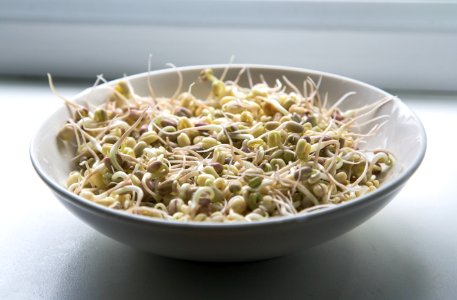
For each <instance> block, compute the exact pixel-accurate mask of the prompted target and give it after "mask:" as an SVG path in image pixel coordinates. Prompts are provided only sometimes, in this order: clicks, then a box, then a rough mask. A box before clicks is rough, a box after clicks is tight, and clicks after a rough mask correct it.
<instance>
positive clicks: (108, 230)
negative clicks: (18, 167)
mask: <svg viewBox="0 0 457 300" xmlns="http://www.w3.org/2000/svg"><path fill="white" fill-rule="evenodd" d="M206 67H212V68H213V69H214V71H215V73H216V74H221V72H222V70H223V69H224V68H225V67H226V66H225V65H213V66H194V67H184V68H180V69H179V70H180V71H181V73H182V75H183V77H184V86H185V87H187V86H188V85H189V84H190V83H191V82H193V81H195V80H196V79H197V78H198V75H199V72H200V70H202V69H203V68H206ZM240 68H241V66H240V65H233V66H231V68H230V71H229V72H228V76H227V77H226V78H227V79H234V78H235V77H236V74H238V72H239V70H240ZM249 68H250V71H251V74H252V76H253V78H254V79H258V78H259V75H260V74H263V76H264V77H265V79H266V80H267V81H269V82H271V83H273V82H274V80H275V79H276V78H281V77H282V76H283V75H285V76H287V78H288V79H289V80H290V81H291V82H293V83H295V84H296V85H297V86H299V87H301V86H302V84H303V80H304V79H305V77H306V76H310V77H312V78H313V79H314V80H315V81H317V80H318V79H319V77H320V76H322V84H321V87H320V92H321V93H322V94H324V93H328V97H329V101H330V103H332V102H334V101H336V100H337V99H338V98H339V97H341V96H342V95H343V94H345V93H346V92H348V91H355V92H357V95H355V96H352V97H351V99H350V100H348V101H346V102H344V103H343V105H342V106H341V107H342V109H350V108H356V107H360V106H362V105H365V104H369V103H372V102H374V101H376V100H379V99H380V98H383V97H385V96H390V95H389V94H388V93H386V92H384V91H382V90H380V89H378V88H375V87H373V86H370V85H368V84H365V83H362V82H359V81H356V80H352V79H349V78H346V77H342V76H337V75H333V74H329V73H323V72H317V71H312V70H304V69H296V68H289V67H276V66H264V65H250V66H249ZM148 75H149V76H150V78H151V81H152V83H153V87H154V89H155V91H156V94H157V95H159V96H170V95H172V94H173V93H174V91H175V89H176V86H177V76H176V72H175V71H174V70H172V69H167V70H160V71H154V72H151V73H150V74H147V73H143V74H138V75H134V76H130V77H127V78H126V79H128V80H129V81H130V83H131V84H132V86H133V87H134V89H135V91H136V92H137V93H139V94H140V95H148V88H147V77H148ZM114 84H116V81H113V82H110V83H108V85H114ZM241 84H244V85H246V86H247V80H246V79H245V78H243V79H242V81H241ZM193 93H195V94H196V95H197V96H201V97H205V96H206V95H207V93H208V90H207V88H206V87H204V85H197V86H195V87H194V88H193ZM89 94H90V95H89ZM108 94H109V91H108V89H106V85H102V86H98V87H97V88H95V89H94V90H91V89H87V90H85V91H83V92H82V93H80V94H79V95H77V96H76V97H75V99H74V100H76V101H78V102H80V103H82V101H84V100H85V99H86V98H89V99H90V101H95V102H101V101H103V99H104V98H105V97H106V96H107V95H108ZM89 96H90V97H89ZM385 114H387V115H390V118H389V122H388V123H387V124H386V125H385V126H384V127H382V128H381V130H380V131H379V132H378V133H377V135H376V136H373V137H371V138H369V139H367V144H366V147H367V148H371V149H375V148H385V149H389V150H390V151H392V152H393V153H394V155H395V157H396V160H397V165H396V167H395V168H394V172H393V175H392V176H391V177H390V178H389V180H387V181H386V182H384V184H383V185H382V187H381V188H379V189H378V190H377V191H376V192H374V193H371V194H368V195H365V196H363V197H360V198H358V199H356V200H353V201H350V202H347V203H343V204H340V205H338V206H335V207H332V208H328V209H322V210H317V211H314V212H310V213H307V214H304V215H299V216H294V217H284V218H276V219H270V220H266V221H260V222H254V223H232V224H225V223H224V224H214V223H179V222H170V221H162V220H155V219H152V218H147V217H142V216H137V215H131V214H127V213H124V212H120V211H116V210H113V209H109V208H105V207H103V206H100V205H97V204H94V203H92V202H89V201H87V200H85V199H83V198H81V197H78V196H76V195H74V194H72V193H69V192H68V191H66V189H65V187H64V182H65V180H66V178H67V175H68V173H69V171H70V167H71V164H70V158H71V156H72V153H68V151H67V152H65V151H61V150H59V147H58V143H57V140H56V135H57V132H58V130H59V129H60V128H61V126H62V125H63V124H64V122H65V121H66V119H67V118H68V112H67V110H66V108H65V107H62V108H61V109H59V110H58V111H57V112H55V113H54V114H53V115H51V116H50V117H49V118H48V119H47V120H46V122H45V123H44V124H43V125H42V126H41V128H40V129H39V130H38V133H37V134H36V136H35V138H34V139H33V141H32V143H31V148H30V155H31V159H32V163H33V166H34V167H35V170H36V171H37V173H38V175H39V176H40V177H41V179H43V181H44V182H45V183H46V184H47V185H48V186H49V187H50V188H51V189H52V191H53V192H54V193H55V195H56V196H57V198H58V199H59V200H60V201H61V203H62V204H63V205H64V206H65V207H66V208H67V209H69V210H70V211H71V212H72V213H73V214H75V215H76V216H78V217H79V218H81V219H82V220H83V221H84V222H86V223H87V224H89V225H90V226H92V227H93V228H95V229H96V230H98V231H100V232H101V233H103V234H105V235H107V236H109V237H111V238H113V239H115V240H117V241H119V242H121V243H124V244H127V245H130V246H132V247H135V248H139V249H143V250H146V251H149V252H152V253H155V254H159V255H163V256H168V257H174V258H181V259H188V260H199V261H249V260H260V259H266V258H272V257H277V256H281V255H284V254H287V253H289V252H292V251H294V250H297V249H300V248H306V247H312V246H315V245H317V244H319V243H322V242H325V241H328V240H330V239H333V238H335V237H337V236H339V235H341V234H343V233H345V232H347V231H349V230H351V229H353V228H354V227H356V226H358V225H360V224H361V223H362V222H364V221H365V220H367V219H368V218H370V217H371V216H373V215H374V214H375V213H376V212H378V211H379V210H380V209H381V208H383V207H384V206H385V205H386V204H387V203H388V202H389V201H390V200H392V198H393V197H394V196H395V195H396V194H397V193H398V192H399V191H400V189H401V188H402V187H403V185H404V184H405V183H406V181H407V180H408V179H409V178H410V176H411V175H412V174H413V173H414V172H415V170H416V169H417V168H418V166H419V165H420V163H421V161H422V159H423V157H424V154H425V149H426V135H425V131H424V128H423V126H422V124H421V123H420V121H419V119H418V118H417V117H416V116H415V115H414V113H412V112H411V111H410V110H409V109H408V108H407V107H406V105H405V104H404V103H402V102H401V101H400V100H398V99H395V100H394V101H392V102H390V103H388V104H386V105H384V106H383V107H382V108H381V109H379V110H378V111H377V112H376V113H375V114H374V115H373V116H372V117H375V116H377V115H385ZM362 130H363V128H362Z"/></svg>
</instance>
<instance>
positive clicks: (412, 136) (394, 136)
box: [31, 65, 426, 201]
mask: <svg viewBox="0 0 457 300" xmlns="http://www.w3.org/2000/svg"><path fill="white" fill-rule="evenodd" d="M206 67H208V66H206ZM211 67H212V68H213V69H214V72H215V74H216V75H220V74H221V73H222V72H223V70H224V68H225V66H224V65H218V66H211ZM203 68H205V66H197V67H184V68H180V72H181V74H182V76H183V83H182V88H181V90H182V91H185V90H187V89H188V87H189V85H190V84H191V83H193V82H195V85H194V86H193V87H192V93H193V94H195V95H196V96H197V97H203V98H204V97H206V96H207V95H208V93H209V87H208V85H207V84H205V83H199V82H198V76H199V73H200V71H201V70H202V69H203ZM241 69H242V66H239V65H233V66H231V67H230V69H229V71H228V73H227V76H226V77H225V79H226V80H233V79H235V78H236V77H237V75H238V73H239V71H240V70H241ZM249 71H250V73H251V76H252V79H253V82H254V83H258V82H260V77H261V76H263V78H264V79H265V80H266V81H267V82H268V83H269V84H270V85H274V84H275V81H276V80H277V79H280V80H282V77H283V76H286V77H287V79H288V80H289V81H290V82H292V83H293V84H294V85H295V86H296V87H297V88H298V89H299V90H301V91H302V90H303V82H304V80H305V79H306V77H307V76H309V77H311V78H312V79H313V80H314V81H315V82H316V83H317V82H319V81H320V82H321V83H320V88H319V91H320V94H321V96H322V98H324V97H327V99H328V105H332V104H333V103H335V102H336V101H337V100H338V99H340V98H341V97H342V96H343V95H344V94H346V93H348V92H350V91H353V92H355V93H356V94H355V95H352V96H350V97H349V98H348V99H347V100H346V101H344V102H343V103H342V104H341V106H340V108H342V109H343V110H347V109H355V108H359V107H362V106H364V105H368V104H371V103H374V102H376V101H378V100H380V99H382V98H385V97H389V96H391V95H389V94H388V93H386V92H384V91H382V90H380V89H377V88H375V87H372V86H370V85H367V84H364V83H362V82H358V81H355V80H351V79H348V78H345V77H341V76H337V75H332V74H327V73H322V72H316V71H311V70H303V69H294V68H286V67H272V66H256V65H252V66H249ZM148 77H149V79H150V82H151V85H152V87H153V89H154V91H155V94H156V95H157V96H166V97H170V96H171V95H173V94H174V93H175V91H176V89H177V87H178V82H179V80H178V76H177V72H176V70H173V69H167V70H160V71H154V72H151V73H149V74H148V73H143V74H139V75H134V76H130V77H127V78H124V80H129V82H130V83H131V85H132V87H133V88H134V90H135V92H136V93H137V94H139V95H143V96H147V95H149V89H148ZM282 82H284V81H283V80H282ZM115 84H116V81H113V82H110V83H108V84H104V85H100V86H98V87H96V88H90V89H87V90H85V91H83V92H82V93H80V94H79V95H77V96H76V97H74V100H76V101H77V102H79V103H89V105H97V104H98V103H101V102H102V101H104V100H105V99H106V97H107V96H108V95H110V93H111V90H110V88H109V87H110V86H113V85H115ZM240 85H242V86H249V81H248V79H247V76H246V73H244V74H243V75H242V76H241V79H240ZM379 116H386V117H382V118H380V119H379V120H377V121H375V122H374V123H370V124H369V125H365V126H360V127H359V128H356V130H357V131H359V132H361V133H366V132H368V131H369V130H370V128H372V126H373V125H374V124H381V123H383V122H384V121H387V122H386V123H385V124H384V125H383V126H382V127H381V128H380V129H379V130H378V131H377V133H376V134H375V135H373V136H370V137H367V138H366V139H365V141H366V143H365V144H363V145H361V146H360V147H364V148H367V149H380V148H382V149H388V150H390V151H391V152H392V153H393V154H394V156H395V158H396V161H397V164H396V167H395V168H394V170H393V174H392V176H390V177H389V178H388V180H387V181H390V182H392V181H394V180H395V179H396V178H398V177H399V176H401V175H402V174H404V173H405V172H408V171H409V172H410V173H411V172H412V170H413V169H415V168H416V167H417V165H418V164H419V163H420V160H421V159H422V157H423V155H424V151H425V143H426V140H425V133H424V130H423V127H422V125H421V123H420V121H419V120H418V119H417V117H416V116H415V115H414V114H413V113H412V112H411V111H410V110H409V109H408V108H407V107H406V105H405V104H404V103H403V102H401V101H400V100H399V99H393V100H392V101H390V102H388V103H386V104H384V105H383V106H382V107H379V109H377V110H375V111H373V112H372V113H371V114H369V115H367V116H365V117H364V118H362V119H361V120H360V121H359V123H363V122H365V121H367V120H370V119H372V118H376V117H379ZM68 117H69V114H68V111H67V109H66V108H65V107H62V108H61V109H59V110H58V111H57V112H55V113H54V114H53V115H52V116H51V117H50V118H48V119H47V120H46V121H45V123H44V124H43V125H42V127H41V128H40V129H39V130H38V133H37V135H36V138H35V139H34V141H33V142H32V148H31V149H32V150H31V154H32V159H33V160H34V161H35V164H36V167H37V168H38V169H40V170H41V173H42V174H44V175H45V176H46V177H47V178H48V179H50V180H51V181H53V182H55V183H57V184H59V185H61V186H62V187H64V185H65V181H66V179H67V176H68V174H69V172H70V171H71V169H72V167H73V164H72V162H71V159H72V157H73V156H74V154H73V151H72V149H69V148H67V146H65V145H63V144H62V143H60V142H59V141H58V140H57V139H56V135H57V133H58V131H59V129H60V128H61V126H62V125H63V124H64V123H65V121H66V120H67V119H68ZM380 190H382V188H381V189H380ZM378 192H381V191H378ZM83 201H85V200H83Z"/></svg>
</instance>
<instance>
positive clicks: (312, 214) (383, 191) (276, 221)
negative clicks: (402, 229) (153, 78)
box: [29, 64, 427, 230]
mask: <svg viewBox="0 0 457 300" xmlns="http://www.w3.org/2000/svg"><path fill="white" fill-rule="evenodd" d="M227 67H230V68H244V67H246V68H248V69H265V70H276V71H292V72H297V73H303V74H306V75H307V76H322V77H327V78H333V79H337V80H340V81H344V82H351V83H354V84H357V85H360V86H362V87H365V88H368V89H371V90H375V91H378V92H380V93H382V94H385V95H386V96H392V97H393V101H397V102H398V103H399V104H400V105H402V106H403V109H406V110H408V112H409V113H410V114H411V116H412V117H413V119H414V121H415V123H416V124H417V125H418V128H419V140H420V143H419V146H420V148H419V150H418V153H417V155H416V158H415V159H414V161H413V162H412V163H411V165H410V166H408V167H406V168H404V169H403V170H402V172H401V173H400V174H399V175H398V177H396V178H394V179H393V180H392V181H389V182H386V183H385V184H382V185H381V186H380V187H379V189H377V190H376V191H374V192H371V193H369V194H366V195H363V196H361V197H357V198H355V199H353V200H351V201H347V202H343V203H339V204H337V205H335V206H331V207H327V208H323V209H316V210H314V211H309V212H306V213H301V214H300V213H299V214H297V215H291V216H282V217H273V218H268V219H266V220H260V221H255V222H227V223H226V222H224V223H217V222H195V221H173V220H163V219H156V218H151V217H146V216H142V215H134V214H130V213H127V212H124V211H118V210H115V209H111V208H108V207H105V206H102V205H99V204H96V203H94V202H91V201H89V200H86V199H84V198H82V197H80V196H77V195H75V194H73V193H71V192H69V191H68V190H66V189H65V188H64V187H63V186H61V185H60V184H58V183H57V182H56V181H55V180H53V179H52V178H51V177H50V176H48V175H47V174H46V172H45V171H44V170H43V168H42V167H41V165H40V163H39V160H38V157H37V151H35V147H36V145H37V144H38V141H39V139H40V138H39V136H38V133H39V132H40V131H41V130H42V128H43V127H44V126H45V125H46V124H47V122H48V120H49V118H50V117H52V116H54V115H56V114H57V112H58V111H59V110H60V108H59V109H58V110H56V111H54V112H53V113H52V114H51V115H49V116H48V118H47V119H46V120H44V121H43V122H42V124H41V125H40V126H39V127H38V129H37V130H36V132H35V134H34V136H33V138H32V140H31V142H30V147H29V155H30V159H31V162H32V165H33V167H34V169H35V171H36V172H37V174H38V175H39V177H40V178H41V179H42V180H43V181H44V182H45V183H46V184H47V185H48V186H49V187H50V188H51V190H53V191H54V192H55V193H57V194H58V195H59V196H61V198H62V199H64V200H66V201H68V202H70V203H71V204H73V205H76V206H78V207H79V208H83V209H84V210H86V211H90V212H92V213H95V214H98V215H104V216H107V217H115V218H116V219H117V220H118V221H126V222H130V223H131V222H136V223H141V224H147V225H149V226H165V227H170V228H176V229H185V228H203V229H216V230H218V229H219V230H224V229H235V228H256V227H258V226H268V225H272V226H275V225H284V224H288V223H292V222H293V223H296V222H304V221H307V220H309V219H314V218H318V217H321V216H328V215H333V214H336V213H341V212H344V211H348V210H351V209H356V208H359V207H362V206H365V205H370V204H371V203H372V202H375V201H376V199H378V198H379V196H381V195H387V194H390V193H393V192H395V191H396V190H397V189H398V188H399V187H401V186H402V185H403V184H404V183H406V181H407V180H408V179H409V178H410V177H411V176H412V174H413V173H414V172H415V171H416V170H417V168H418V167H419V166H420V164H421V163H422V161H423V159H424V156H425V152H426V148H427V135H426V132H425V128H424V126H423V124H422V122H421V121H420V119H419V118H418V117H417V115H416V114H415V113H414V112H413V111H412V110H411V109H410V108H409V107H408V106H407V105H406V104H405V103H404V102H403V101H401V100H400V99H399V98H398V97H394V96H393V95H391V94H390V93H388V92H386V91H384V90H382V89H380V88H377V87H375V86H373V85H370V84H368V83H365V82H362V81H359V80H356V79H352V78H349V77H346V76H342V75H338V74H334V73H329V72H322V71H317V70H313V69H306V68H298V67H289V66H279V65H268V64H208V65H192V66H183V67H176V68H168V69H159V70H153V71H147V72H142V73H138V74H134V75H130V76H127V77H123V78H118V79H115V80H111V81H109V82H106V83H103V84H100V85H98V86H97V87H96V88H102V87H104V86H110V85H114V84H116V83H117V82H118V81H121V80H133V79H137V78H143V77H147V76H150V75H160V74H166V73H175V72H176V71H177V70H179V71H194V70H202V69H205V68H213V69H218V70H219V69H222V70H223V69H224V68H227ZM92 89H93V88H92V87H90V88H86V89H84V90H82V91H81V92H79V93H78V94H76V95H75V96H73V97H71V99H78V98H81V97H82V96H84V95H86V94H87V93H88V92H90V91H91V90H92Z"/></svg>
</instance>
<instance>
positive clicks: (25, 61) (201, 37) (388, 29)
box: [0, 0, 457, 91]
mask: <svg viewBox="0 0 457 300" xmlns="http://www.w3.org/2000/svg"><path fill="white" fill-rule="evenodd" d="M0 4H1V9H0V74H1V75H3V76H8V75H20V76H24V75H26V76H39V77H42V78H43V76H44V75H45V73H46V72H51V73H52V74H53V75H54V76H55V77H67V78H94V77H95V75H97V74H104V75H105V76H106V77H107V78H116V77H120V76H122V75H123V74H133V73H138V72H143V71H145V70H147V60H148V56H149V54H150V53H151V54H152V55H153V58H152V67H153V69H159V68H164V67H165V64H166V63H169V62H171V63H174V64H175V65H177V66H184V65H195V64H212V63H227V62H229V60H230V57H231V56H232V55H234V56H235V58H236V59H235V62H237V63H261V64H276V65H287V66H295V67H303V68H310V69H317V70H323V71H328V72H335V73H339V74H342V75H346V76H350V77H354V78H356V79H360V80H363V81H367V82H369V83H371V84H374V85H377V86H380V87H383V88H387V89H402V90H433V91H454V90H456V89H457V59H456V58H455V56H456V54H457V1H410V0H402V1H395V0H379V1H370V0H365V1H363V0H361V1H337V0H336V1H335V0H334V1H309V0H247V1H245V0H213V1H208V0H188V1H177V0H170V1H166V0H149V1H145V0H131V1H121V0H99V1H91V0H67V1H59V0H40V1H36V0H21V1H14V0H1V1H0Z"/></svg>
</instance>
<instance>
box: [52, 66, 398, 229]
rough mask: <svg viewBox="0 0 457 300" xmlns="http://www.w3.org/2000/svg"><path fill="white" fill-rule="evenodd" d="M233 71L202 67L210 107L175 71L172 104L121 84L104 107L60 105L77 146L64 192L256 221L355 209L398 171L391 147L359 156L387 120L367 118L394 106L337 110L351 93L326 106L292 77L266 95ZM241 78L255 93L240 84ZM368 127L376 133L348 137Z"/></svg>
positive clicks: (156, 210) (132, 207)
mask: <svg viewBox="0 0 457 300" xmlns="http://www.w3.org/2000/svg"><path fill="white" fill-rule="evenodd" d="M226 72H227V69H226V70H225V71H224V73H223V74H222V75H221V77H220V78H218V77H216V76H215V75H214V74H213V71H212V70H211V69H205V70H202V72H201V74H200V77H199V78H198V81H197V84H206V85H209V86H210V91H211V92H210V94H209V95H208V97H207V98H206V99H200V98H197V97H195V96H194V95H193V94H192V85H191V86H189V87H188V90H187V91H185V92H182V91H181V89H182V76H181V74H180V73H179V71H178V75H179V78H180V81H179V86H178V89H177V91H176V93H175V94H174V95H173V96H171V97H156V96H155V93H154V91H153V89H152V85H151V83H150V82H149V89H150V95H149V96H147V97H145V96H139V95H137V94H136V93H135V91H134V89H133V88H132V86H131V85H130V83H129V82H128V81H119V82H118V83H117V85H115V86H113V87H111V88H110V87H108V88H110V89H111V92H110V93H111V94H110V96H109V97H108V98H107V99H106V101H105V102H104V103H103V104H101V105H99V106H97V107H90V106H83V105H80V104H77V103H75V102H72V101H69V100H65V102H66V104H67V106H68V108H69V110H70V113H71V118H70V119H69V120H68V121H67V122H66V124H65V125H64V126H63V128H62V129H61V130H60V131H59V134H58V139H59V140H60V141H61V142H63V143H66V144H69V145H73V146H74V147H75V148H76V157H75V158H74V163H75V167H74V171H72V172H71V173H70V174H69V177H68V180H67V182H66V185H67V188H68V190H69V191H71V192H73V193H74V194H76V195H79V196H81V197H83V198H85V199H87V200H89V201H93V202H95V203H97V204H99V205H103V206H106V207H109V208H112V209H116V210H121V211H126V212H128V213H131V214H137V215H143V216H148V217H152V218H158V219H165V220H178V221H197V222H201V221H209V222H234V221H258V220H264V219H267V218H272V217H281V216H291V215H297V214H303V213H307V212H309V211H311V210H315V209H322V208H326V207H328V206H333V205H338V204H339V203H342V202H346V201H350V200H352V199H354V198H356V197H359V196H361V195H364V194H366V193H369V192H372V191H375V190H376V189H377V188H378V187H379V185H380V183H381V182H382V181H383V180H384V179H385V178H386V176H387V175H388V173H389V172H390V170H391V169H392V167H393V164H394V159H393V156H392V154H390V153H389V152H388V151H387V150H381V149H374V150H372V151H367V150H361V149H359V146H360V144H361V143H362V142H363V139H364V138H365V137H367V136H371V135H373V134H376V131H377V130H378V129H379V128H380V127H381V126H382V125H383V124H384V123H382V122H380V121H382V118H383V117H386V116H380V117H378V118H374V119H373V118H372V119H369V120H368V121H367V120H366V117H367V116H369V115H370V114H373V112H375V111H376V110H377V109H379V108H380V107H381V106H382V105H384V104H385V103H387V102H388V101H390V100H391V99H390V98H385V99H380V100H379V101H377V102H376V103H373V104H370V105H367V106H363V107H360V108H358V109H353V110H348V111H342V110H340V108H339V106H340V104H341V103H342V102H343V101H347V99H348V98H350V97H352V96H353V94H354V93H347V94H345V95H343V96H342V97H341V98H340V99H339V100H338V101H336V102H335V104H334V105H332V106H329V105H327V102H328V101H327V100H328V99H327V96H326V95H321V93H320V92H319V85H320V81H318V82H317V83H316V82H315V81H313V80H312V79H311V78H309V77H307V78H304V82H303V90H302V91H300V90H299V89H298V88H297V87H296V86H295V85H293V84H292V83H291V82H290V81H289V80H288V79H287V78H286V77H282V80H280V79H278V80H276V82H275V85H274V86H270V85H268V84H267V83H266V82H265V80H264V79H263V77H261V78H260V80H259V83H256V84H253V80H252V78H251V76H250V73H249V70H248V69H246V68H243V69H242V70H241V71H240V73H239V74H238V76H237V77H236V78H235V79H234V80H224V77H225V76H226ZM243 74H246V76H247V77H248V79H249V80H248V82H249V87H246V86H240V85H239V84H238V82H239V80H240V77H241V76H243ZM196 80H197V78H196ZM50 84H51V88H52V89H53V90H54V86H53V85H52V81H51V80H50ZM361 120H363V122H362V121H361ZM367 124H368V125H370V127H369V128H371V130H370V131H369V132H366V133H363V134H362V133H358V132H356V131H354V130H353V128H354V126H358V127H361V126H366V125H367ZM371 124H375V125H373V126H372V125H371Z"/></svg>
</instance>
